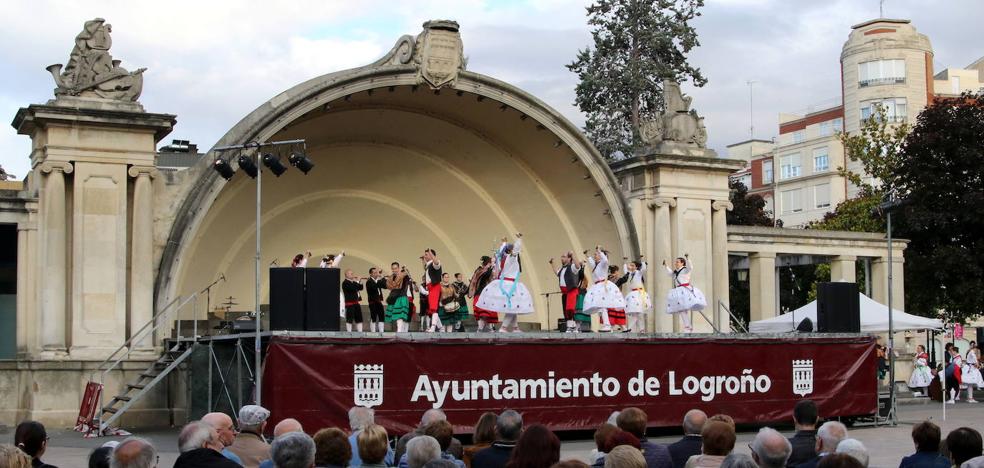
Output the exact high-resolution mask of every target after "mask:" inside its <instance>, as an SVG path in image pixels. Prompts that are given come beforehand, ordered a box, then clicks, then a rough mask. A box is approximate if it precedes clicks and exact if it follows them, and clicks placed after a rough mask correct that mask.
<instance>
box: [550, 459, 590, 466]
mask: <svg viewBox="0 0 984 468" xmlns="http://www.w3.org/2000/svg"><path fill="white" fill-rule="evenodd" d="M550 468H591V467H589V466H588V464H587V463H584V462H583V461H581V460H561V461H559V462H557V463H554V464H553V466H551V467H550Z"/></svg>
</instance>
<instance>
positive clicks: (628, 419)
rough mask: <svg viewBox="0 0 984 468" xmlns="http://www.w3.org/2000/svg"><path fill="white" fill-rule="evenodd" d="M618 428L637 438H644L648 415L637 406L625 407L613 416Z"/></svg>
mask: <svg viewBox="0 0 984 468" xmlns="http://www.w3.org/2000/svg"><path fill="white" fill-rule="evenodd" d="M615 423H616V424H617V425H618V428H619V429H621V430H623V431H625V432H628V433H629V434H632V435H634V436H636V438H637V439H639V440H643V439H645V438H646V426H647V425H648V424H649V416H647V415H646V412H645V411H643V410H641V409H639V408H635V407H632V408H625V409H624V410H622V412H621V413H619V415H618V417H617V418H615Z"/></svg>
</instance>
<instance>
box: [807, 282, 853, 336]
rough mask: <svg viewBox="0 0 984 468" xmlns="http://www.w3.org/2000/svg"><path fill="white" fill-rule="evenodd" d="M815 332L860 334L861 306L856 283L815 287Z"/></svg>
mask: <svg viewBox="0 0 984 468" xmlns="http://www.w3.org/2000/svg"><path fill="white" fill-rule="evenodd" d="M817 331H818V332H820V333H861V304H860V301H859V299H858V286H857V284H856V283H841V282H837V283H820V284H818V285H817Z"/></svg>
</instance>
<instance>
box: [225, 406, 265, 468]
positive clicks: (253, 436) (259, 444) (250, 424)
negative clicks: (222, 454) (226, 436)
mask: <svg viewBox="0 0 984 468" xmlns="http://www.w3.org/2000/svg"><path fill="white" fill-rule="evenodd" d="M269 418H270V410H268V409H266V408H264V407H262V406H259V405H246V406H243V407H242V408H240V409H239V434H237V435H236V440H235V441H233V443H232V445H230V446H229V451H230V452H232V453H234V454H236V456H237V457H239V459H240V460H242V464H243V466H244V467H246V468H257V467H259V466H260V463H263V461H264V460H269V459H270V444H268V443H267V441H266V439H265V438H264V437H263V430H264V429H266V425H267V419H269Z"/></svg>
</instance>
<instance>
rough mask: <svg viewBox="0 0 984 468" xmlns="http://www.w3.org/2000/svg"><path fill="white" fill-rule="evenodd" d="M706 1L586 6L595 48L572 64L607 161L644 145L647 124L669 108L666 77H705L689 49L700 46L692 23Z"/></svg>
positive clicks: (619, 0)
mask: <svg viewBox="0 0 984 468" xmlns="http://www.w3.org/2000/svg"><path fill="white" fill-rule="evenodd" d="M703 6H704V0H597V1H595V3H593V4H592V5H591V6H589V7H587V14H588V25H590V26H591V27H592V31H591V36H592V39H593V42H594V46H593V47H589V48H587V49H584V50H580V51H578V55H577V58H576V59H575V60H574V62H572V63H571V64H569V65H567V68H568V69H569V70H571V71H572V72H574V73H577V75H578V78H579V79H580V83H579V84H578V85H577V90H576V91H577V98H576V99H575V103H576V104H577V106H578V108H580V109H581V111H582V112H584V113H585V114H587V121H586V123H585V127H584V132H585V134H586V135H587V136H588V138H589V139H590V140H591V141H592V143H594V145H595V146H596V147H597V148H598V151H600V152H601V154H602V155H604V156H605V157H606V158H608V159H614V158H616V155H618V154H622V155H623V156H625V157H628V156H631V155H632V153H633V152H634V151H635V150H636V149H637V148H639V147H640V146H641V143H642V142H641V139H640V137H639V128H640V124H641V122H643V121H645V120H647V119H650V118H652V117H654V116H656V115H659V113H660V112H662V110H663V89H662V80H663V79H664V78H671V79H674V80H677V81H686V80H692V81H693V83H694V85H696V86H703V85H704V84H705V83H706V82H707V80H706V79H705V78H704V76H703V75H702V74H701V72H700V69H699V68H695V67H692V66H690V64H689V63H688V62H687V53H689V52H690V51H691V50H692V49H693V48H694V47H697V46H699V45H700V43H699V42H698V41H697V31H696V30H695V29H694V28H693V27H692V26H691V25H690V21H691V20H692V19H694V18H696V17H697V16H700V11H699V10H700V8H701V7H703Z"/></svg>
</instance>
